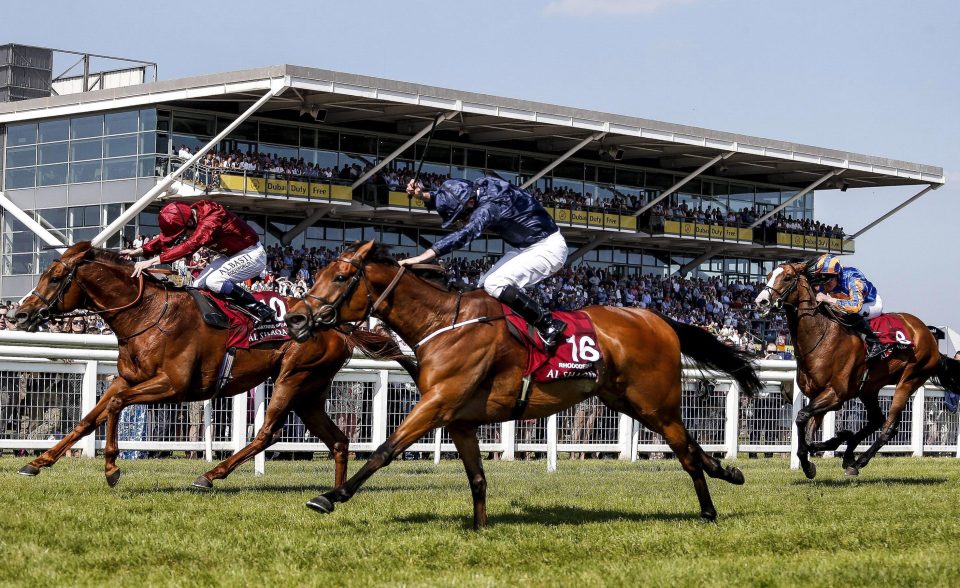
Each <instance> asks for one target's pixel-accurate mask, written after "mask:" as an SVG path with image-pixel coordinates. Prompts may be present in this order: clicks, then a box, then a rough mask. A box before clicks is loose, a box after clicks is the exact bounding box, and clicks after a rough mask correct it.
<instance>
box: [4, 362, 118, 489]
mask: <svg viewBox="0 0 960 588" xmlns="http://www.w3.org/2000/svg"><path fill="white" fill-rule="evenodd" d="M129 386H130V385H129V384H127V381H126V380H124V379H123V378H115V379H114V380H113V382H112V383H111V384H110V387H109V388H107V391H106V392H104V393H103V396H102V397H101V398H100V400H99V401H98V402H97V404H96V406H94V407H93V410H91V411H90V412H88V413H87V414H86V415H84V417H83V418H82V419H80V422H79V423H77V426H75V427H74V428H73V430H72V431H70V433H68V434H67V436H66V437H64V438H63V439H61V440H60V442H59V443H57V444H56V445H54V446H53V447H51V448H50V449H48V450H46V451H44V452H43V454H41V455H40V456H39V457H37V458H36V459H35V460H33V461H31V462H30V463H28V464H27V465H25V466H23V467H22V468H20V471H19V472H18V473H19V474H20V475H22V476H36V475H37V474H39V473H40V468H48V467H51V466H52V465H53V464H55V463H56V462H57V460H59V459H60V458H61V457H63V454H64V453H66V452H67V451H68V450H69V449H70V448H71V447H73V444H74V443H76V442H77V441H79V440H80V439H82V438H84V437H86V436H87V435H89V434H90V433H91V432H92V431H93V430H94V429H96V428H97V427H99V426H100V425H101V424H102V423H103V422H104V421H105V420H107V417H106V415H105V414H104V411H105V410H106V408H107V404H109V402H110V399H111V398H113V397H114V396H115V395H116V394H117V393H118V392H120V391H121V390H125V389H127V388H128V387H129Z"/></svg>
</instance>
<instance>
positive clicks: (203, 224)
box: [160, 208, 227, 263]
mask: <svg viewBox="0 0 960 588" xmlns="http://www.w3.org/2000/svg"><path fill="white" fill-rule="evenodd" d="M226 222H227V212H226V209H224V208H216V209H213V211H212V212H211V213H210V214H208V215H206V216H205V217H203V218H202V219H200V221H199V222H198V223H197V228H196V229H194V231H193V233H191V234H190V236H189V237H187V239H186V240H185V241H184V242H183V243H181V244H179V245H176V246H175V247H171V248H170V249H167V250H166V251H163V252H161V253H160V262H161V263H172V262H174V261H176V260H178V259H180V258H182V257H187V256H188V255H193V254H194V253H196V252H197V250H199V249H200V248H201V247H206V246H207V245H209V244H210V243H212V242H213V234H214V233H215V232H216V231H217V229H219V228H220V227H222V226H223V225H224V224H226Z"/></svg>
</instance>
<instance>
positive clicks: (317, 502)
mask: <svg viewBox="0 0 960 588" xmlns="http://www.w3.org/2000/svg"><path fill="white" fill-rule="evenodd" d="M307 508H312V509H313V510H315V511H317V512H319V513H323V514H329V513H331V512H333V503H332V502H330V499H329V498H327V497H326V496H317V497H316V498H314V499H312V500H309V501H308V502H307Z"/></svg>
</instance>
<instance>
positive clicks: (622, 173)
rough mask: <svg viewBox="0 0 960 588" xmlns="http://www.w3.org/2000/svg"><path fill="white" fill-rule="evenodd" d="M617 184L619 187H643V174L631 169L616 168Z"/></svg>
mask: <svg viewBox="0 0 960 588" xmlns="http://www.w3.org/2000/svg"><path fill="white" fill-rule="evenodd" d="M617 184H620V185H621V186H635V187H637V188H642V187H644V181H643V172H641V171H634V170H632V169H623V168H620V167H618V168H617Z"/></svg>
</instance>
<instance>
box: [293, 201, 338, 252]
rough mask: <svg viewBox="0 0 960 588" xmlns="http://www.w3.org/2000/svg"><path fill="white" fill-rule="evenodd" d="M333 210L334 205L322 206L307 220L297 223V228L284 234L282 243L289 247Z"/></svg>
mask: <svg viewBox="0 0 960 588" xmlns="http://www.w3.org/2000/svg"><path fill="white" fill-rule="evenodd" d="M331 210H333V205H330V206H321V207H320V208H318V209H317V210H315V211H313V212H312V213H310V214H309V215H308V216H307V218H305V219H303V220H302V221H300V222H299V223H297V225H296V226H295V227H293V228H292V229H290V230H289V231H287V232H286V233H284V234H283V236H282V237H280V242H281V243H283V244H284V245H289V244H290V243H292V242H293V239H294V237H296V236H297V235H299V234H300V233H302V232H304V231H306V230H307V229H309V228H310V227H312V226H313V224H314V223H316V222H317V221H318V220H320V219H322V218H323V217H325V216H327V213H329V212H330V211H331Z"/></svg>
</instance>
